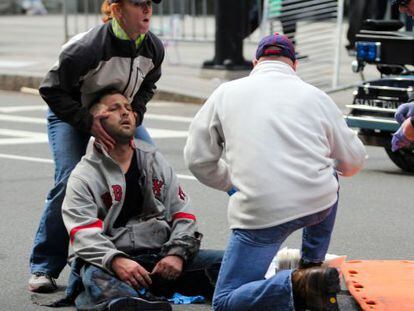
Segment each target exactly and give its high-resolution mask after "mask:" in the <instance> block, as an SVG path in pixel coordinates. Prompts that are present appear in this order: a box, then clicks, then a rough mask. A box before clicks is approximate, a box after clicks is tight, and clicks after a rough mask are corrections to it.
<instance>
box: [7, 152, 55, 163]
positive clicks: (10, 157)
mask: <svg viewBox="0 0 414 311" xmlns="http://www.w3.org/2000/svg"><path fill="white" fill-rule="evenodd" d="M0 158H3V159H11V160H21V161H27V162H38V163H48V164H53V160H51V159H43V158H34V157H23V156H18V155H14V154H4V153H0Z"/></svg>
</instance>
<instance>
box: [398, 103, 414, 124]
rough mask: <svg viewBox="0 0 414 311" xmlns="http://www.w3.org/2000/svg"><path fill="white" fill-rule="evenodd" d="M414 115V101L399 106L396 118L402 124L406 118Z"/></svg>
mask: <svg viewBox="0 0 414 311" xmlns="http://www.w3.org/2000/svg"><path fill="white" fill-rule="evenodd" d="M413 116H414V102H410V103H406V104H402V105H400V106H399V107H398V109H397V112H396V113H395V116H394V117H395V120H397V122H398V123H399V124H402V123H403V122H404V121H405V120H406V119H408V118H410V117H413Z"/></svg>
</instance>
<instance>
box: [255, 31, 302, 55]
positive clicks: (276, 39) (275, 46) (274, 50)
mask: <svg viewBox="0 0 414 311" xmlns="http://www.w3.org/2000/svg"><path fill="white" fill-rule="evenodd" d="M272 55H276V56H285V57H288V58H290V59H291V60H292V62H295V61H296V56H295V47H294V46H293V43H292V41H290V39H289V38H288V37H287V36H285V35H280V34H278V33H277V32H276V33H275V34H273V35H269V36H266V37H264V38H263V39H262V40H260V42H259V45H258V46H257V50H256V59H259V58H260V57H262V56H272Z"/></svg>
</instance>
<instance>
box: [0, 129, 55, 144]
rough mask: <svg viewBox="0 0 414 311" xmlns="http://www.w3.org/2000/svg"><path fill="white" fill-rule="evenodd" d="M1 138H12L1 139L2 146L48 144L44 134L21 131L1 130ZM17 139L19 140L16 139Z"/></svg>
mask: <svg viewBox="0 0 414 311" xmlns="http://www.w3.org/2000/svg"><path fill="white" fill-rule="evenodd" d="M0 136H11V137H12V138H9V137H8V138H0V145H3V146H4V145H7V146H9V145H26V144H39V143H47V142H48V138H47V135H46V134H44V133H39V132H29V131H20V130H9V129H0ZM16 137H17V138H16Z"/></svg>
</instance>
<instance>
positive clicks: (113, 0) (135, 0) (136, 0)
mask: <svg viewBox="0 0 414 311" xmlns="http://www.w3.org/2000/svg"><path fill="white" fill-rule="evenodd" d="M119 1H120V0H109V4H112V3H117V2H119ZM128 1H129V2H132V3H135V4H140V3H145V2H147V1H148V0H128ZM151 2H154V3H160V2H161V0H151Z"/></svg>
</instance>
